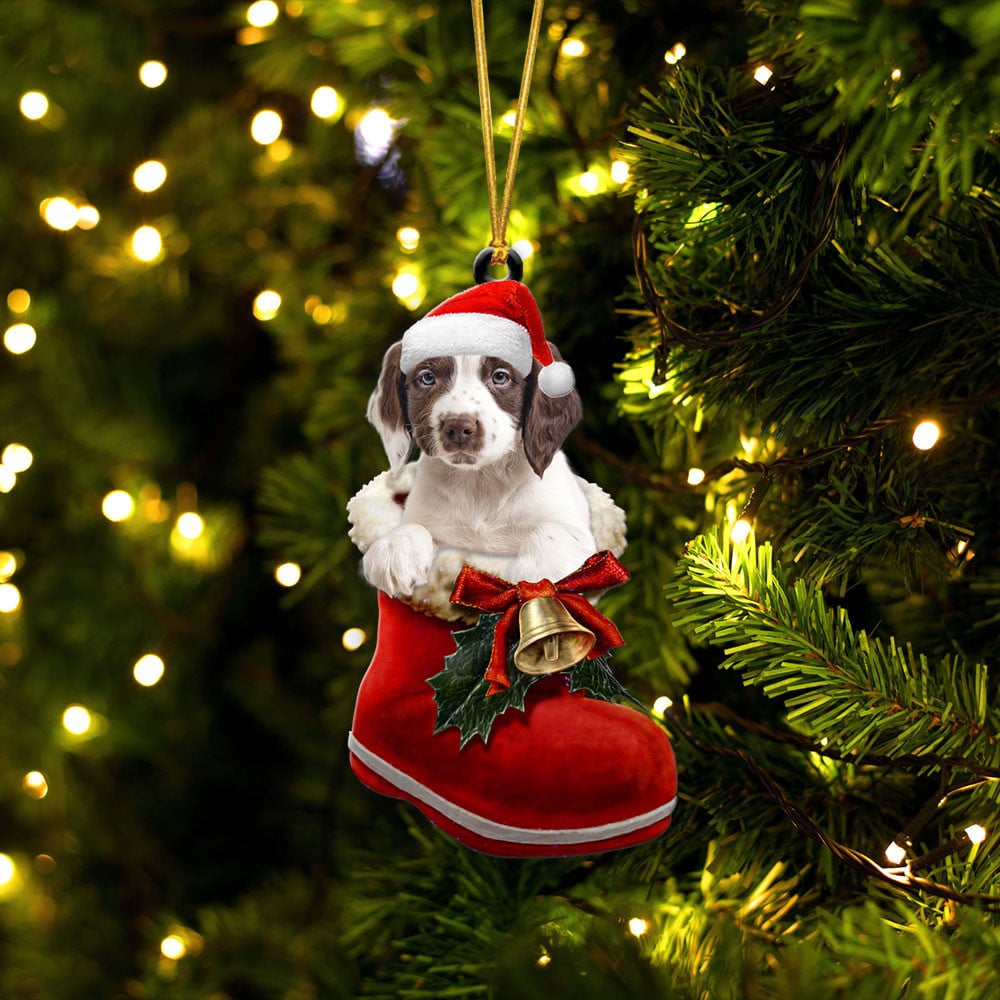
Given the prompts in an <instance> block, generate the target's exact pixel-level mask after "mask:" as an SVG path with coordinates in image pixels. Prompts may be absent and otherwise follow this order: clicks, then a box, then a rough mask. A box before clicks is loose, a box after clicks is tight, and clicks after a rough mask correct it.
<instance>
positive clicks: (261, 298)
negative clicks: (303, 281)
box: [253, 288, 281, 323]
mask: <svg viewBox="0 0 1000 1000" xmlns="http://www.w3.org/2000/svg"><path fill="white" fill-rule="evenodd" d="M280 308H281V295H280V294H279V293H278V292H276V291H275V290H274V289H273V288H265V289H264V291H262V292H258V293H257V296H256V297H255V298H254V300H253V314H254V316H255V317H256V318H257V319H259V320H261V322H265V323H266V322H267V321H268V320H272V319H274V317H275V316H277V315H278V310H279V309H280Z"/></svg>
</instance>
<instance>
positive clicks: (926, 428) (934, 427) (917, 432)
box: [913, 420, 941, 451]
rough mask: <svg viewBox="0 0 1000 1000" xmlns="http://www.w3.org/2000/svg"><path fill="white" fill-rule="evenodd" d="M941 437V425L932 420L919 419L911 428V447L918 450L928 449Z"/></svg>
mask: <svg viewBox="0 0 1000 1000" xmlns="http://www.w3.org/2000/svg"><path fill="white" fill-rule="evenodd" d="M940 437H941V427H940V425H939V424H938V423H937V422H936V421H934V420H921V421H920V423H919V424H917V426H916V427H914V428H913V447H914V448H917V449H918V450H919V451H930V450H931V448H933V447H934V445H936V444H937V443H938V439H939V438H940Z"/></svg>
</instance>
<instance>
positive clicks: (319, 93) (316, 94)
mask: <svg viewBox="0 0 1000 1000" xmlns="http://www.w3.org/2000/svg"><path fill="white" fill-rule="evenodd" d="M309 107H310V108H311V109H312V113H313V114H314V115H315V116H316V117H317V118H322V119H324V120H327V119H330V118H336V117H337V115H338V114H339V113H340V112H341V110H342V109H343V107H344V101H343V98H342V97H341V96H340V94H338V93H337V91H336V90H334V89H333V87H327V86H322V87H317V88H316V89H315V90H314V91H313V92H312V97H311V98H310V99H309Z"/></svg>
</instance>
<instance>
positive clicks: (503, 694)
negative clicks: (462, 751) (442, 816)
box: [427, 615, 538, 747]
mask: <svg viewBox="0 0 1000 1000" xmlns="http://www.w3.org/2000/svg"><path fill="white" fill-rule="evenodd" d="M499 619H500V616H499V615H480V616H479V621H478V622H477V623H476V624H475V625H473V626H472V628H468V629H463V630H462V631H461V632H455V633H454V638H455V646H456V649H455V652H454V653H449V654H448V655H447V656H446V657H445V658H444V669H443V670H442V671H441V672H440V673H437V674H435V675H434V676H433V677H431V678H429V679H428V681H427V683H428V684H430V686H431V687H432V688H434V701H435V702H436V703H437V723H436V725H435V727H434V732H435V733H439V732H441V731H442V730H443V729H447V728H448V727H449V726H455V727H456V728H457V729H458V731H459V733H461V736H462V740H461V743H460V744H459V745H460V747H464V746H465V744H466V743H468V742H469V740H471V739H472V738H473V736H478V737H479V738H480V739H481V740H482V741H483V742H484V743H486V742H487V741H488V740H489V736H490V730H491V729H492V728H493V722H494V720H495V719H496V718H497V717H498V716H500V715H503V713H504V712H506V711H507V710H508V709H510V708H514V709H517V710H518V711H521V712H523V711H524V698H525V695H527V693H528V688H529V687H531V685H532V684H534V682H535V681H536V680H538V677H537V676H533V675H531V674H522V673H521V671H520V670H518V669H517V668H516V667H515V666H514V661H513V651H512V650H513V648H514V646H515V645H516V644H512V649H511V650H508V653H507V672H508V674H509V676H510V687H509V688H508V689H507V690H506V691H499V692H497V693H496V694H491V695H489V696H487V694H486V692H487V691H488V690H489V687H490V683H489V681H488V680H486V678H485V677H483V672H484V671H485V670H486V667H487V665H488V664H489V662H490V653H491V652H492V650H493V632H494V630H495V628H496V623H497V622H498V621H499Z"/></svg>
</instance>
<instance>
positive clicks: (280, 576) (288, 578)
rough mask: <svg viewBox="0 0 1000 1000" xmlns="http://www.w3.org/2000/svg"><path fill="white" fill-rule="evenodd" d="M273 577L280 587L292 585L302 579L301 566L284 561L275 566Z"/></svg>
mask: <svg viewBox="0 0 1000 1000" xmlns="http://www.w3.org/2000/svg"><path fill="white" fill-rule="evenodd" d="M274 578H275V580H277V581H278V583H280V584H281V586H282V587H294V586H295V584H297V583H298V582H299V580H301V579H302V567H301V566H300V565H299V564H298V563H296V562H285V563H282V564H281V565H280V566H276V567H275V570H274Z"/></svg>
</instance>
